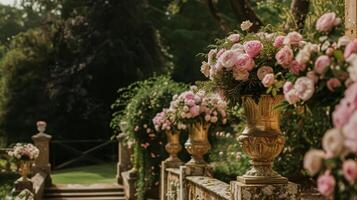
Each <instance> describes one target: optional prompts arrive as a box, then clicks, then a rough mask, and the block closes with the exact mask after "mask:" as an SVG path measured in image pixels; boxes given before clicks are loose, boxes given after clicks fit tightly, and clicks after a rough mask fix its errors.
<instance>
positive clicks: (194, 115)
mask: <svg viewBox="0 0 357 200" xmlns="http://www.w3.org/2000/svg"><path fill="white" fill-rule="evenodd" d="M153 123H154V124H155V128H156V130H158V131H159V130H172V129H177V130H186V129H187V128H189V127H190V126H191V125H192V124H195V123H201V124H218V123H222V124H226V123H227V103H226V102H225V101H224V100H223V99H222V98H221V96H220V95H219V94H216V93H208V92H206V91H204V90H198V89H197V87H196V86H193V87H191V90H188V91H185V92H183V93H181V94H179V95H174V96H173V98H172V101H171V103H170V107H169V108H165V109H163V111H162V112H160V113H158V114H157V115H156V116H155V118H154V119H153Z"/></svg>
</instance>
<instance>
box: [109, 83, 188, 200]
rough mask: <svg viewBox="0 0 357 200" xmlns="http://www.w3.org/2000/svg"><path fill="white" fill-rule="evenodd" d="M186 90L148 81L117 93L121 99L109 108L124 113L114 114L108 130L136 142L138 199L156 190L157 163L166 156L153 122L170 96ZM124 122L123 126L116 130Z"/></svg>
mask: <svg viewBox="0 0 357 200" xmlns="http://www.w3.org/2000/svg"><path fill="white" fill-rule="evenodd" d="M185 89H187V87H186V86H185V85H183V84H179V83H176V82H174V81H172V80H170V79H169V78H168V77H165V76H160V77H156V78H151V79H148V80H145V81H139V82H136V83H134V84H132V85H130V86H129V87H128V88H125V89H121V90H119V94H120V97H119V99H118V100H116V102H115V103H114V104H113V106H112V107H113V109H115V110H120V109H122V108H123V107H124V106H125V108H124V110H122V111H117V112H115V113H114V115H113V119H112V122H111V127H112V128H113V129H114V130H116V131H123V132H126V133H127V134H128V135H129V140H133V141H135V142H134V166H135V167H136V169H137V170H138V173H139V178H138V180H137V182H136V185H137V187H136V189H137V194H136V196H137V199H139V200H141V199H144V198H148V197H150V196H151V194H149V192H148V191H153V192H154V191H155V189H158V186H159V180H160V179H159V176H160V167H159V166H160V162H161V161H162V160H163V159H165V158H166V157H167V154H166V152H165V149H164V145H165V144H166V142H165V141H164V137H165V136H164V134H159V133H157V132H156V131H155V127H154V125H153V123H152V119H153V118H154V117H155V115H156V113H158V112H160V111H161V110H162V109H163V108H164V107H168V106H169V104H170V101H171V100H172V96H173V95H175V94H177V93H181V92H182V91H184V90H185ZM123 122H125V126H123V125H122V126H121V127H119V125H120V124H124V123H123ZM157 193H158V192H157ZM153 195H155V194H153ZM156 195H157V194H156Z"/></svg>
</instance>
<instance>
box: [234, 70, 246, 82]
mask: <svg viewBox="0 0 357 200" xmlns="http://www.w3.org/2000/svg"><path fill="white" fill-rule="evenodd" d="M233 78H234V79H235V80H237V81H246V80H248V78H249V72H248V71H247V70H239V69H237V68H234V69H233Z"/></svg>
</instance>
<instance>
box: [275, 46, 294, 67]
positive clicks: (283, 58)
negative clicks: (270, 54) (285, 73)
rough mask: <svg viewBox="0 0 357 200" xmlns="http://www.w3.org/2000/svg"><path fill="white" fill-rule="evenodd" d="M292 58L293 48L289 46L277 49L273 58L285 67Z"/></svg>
mask: <svg viewBox="0 0 357 200" xmlns="http://www.w3.org/2000/svg"><path fill="white" fill-rule="evenodd" d="M293 58H294V54H293V50H291V48H290V47H288V46H285V47H283V48H282V49H280V50H279V51H278V53H277V54H276V55H275V59H276V61H277V62H278V64H279V65H281V66H283V67H285V68H287V67H288V66H289V64H290V63H291V61H292V60H293Z"/></svg>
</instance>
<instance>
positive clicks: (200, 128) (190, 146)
mask: <svg viewBox="0 0 357 200" xmlns="http://www.w3.org/2000/svg"><path fill="white" fill-rule="evenodd" d="M209 127H210V124H209V123H195V124H192V125H191V126H190V127H189V138H188V140H187V142H186V143H185V148H186V150H187V152H188V153H189V154H191V160H190V161H188V162H187V163H186V165H206V164H207V163H206V162H205V160H204V159H203V156H204V155H205V154H206V153H207V152H208V151H209V150H210V149H211V144H210V143H209V141H208V130H209Z"/></svg>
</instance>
